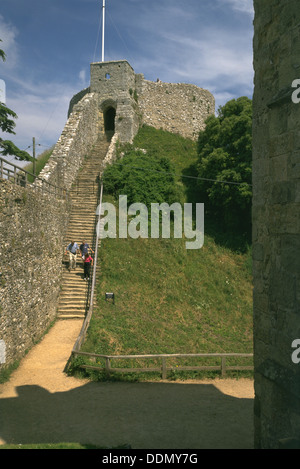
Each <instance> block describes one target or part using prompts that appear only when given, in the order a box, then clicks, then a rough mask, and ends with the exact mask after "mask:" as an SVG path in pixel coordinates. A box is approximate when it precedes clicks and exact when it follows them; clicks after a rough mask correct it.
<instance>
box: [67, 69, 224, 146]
mask: <svg viewBox="0 0 300 469" xmlns="http://www.w3.org/2000/svg"><path fill="white" fill-rule="evenodd" d="M90 70H91V82H90V87H89V88H87V89H86V90H83V91H80V92H79V93H78V94H77V95H75V96H74V97H73V98H72V100H71V102H70V108H69V115H70V114H71V112H72V111H73V108H74V106H75V105H76V104H77V103H79V102H80V101H81V100H82V99H83V98H84V96H85V95H86V94H87V93H90V94H91V95H92V96H94V97H97V100H98V112H99V114H98V125H99V132H101V131H105V132H116V133H117V134H118V138H119V140H120V142H122V143H124V142H132V140H133V138H134V136H135V135H136V133H137V131H138V129H139V127H140V126H141V125H142V124H148V125H151V126H153V127H155V128H158V129H160V128H161V129H164V130H167V131H169V132H173V133H178V134H180V135H182V136H184V137H186V138H191V139H194V140H196V139H197V138H198V134H199V131H200V130H203V129H204V128H205V120H206V119H207V117H208V116H209V115H211V114H214V111H215V100H214V97H213V95H212V94H211V93H210V92H209V91H207V90H204V89H202V88H199V87H198V86H196V85H192V84H185V83H163V82H161V81H160V80H157V82H152V81H148V80H145V79H144V75H143V74H136V73H135V72H134V70H133V68H132V67H131V65H130V64H129V63H128V62H127V61H126V60H116V61H110V62H96V63H92V64H91V65H90Z"/></svg>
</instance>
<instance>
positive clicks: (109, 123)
mask: <svg viewBox="0 0 300 469" xmlns="http://www.w3.org/2000/svg"><path fill="white" fill-rule="evenodd" d="M103 117H104V131H105V133H106V134H107V133H112V134H114V132H115V118H116V110H115V108H114V107H112V106H109V107H108V108H107V109H105V111H104V112H103Z"/></svg>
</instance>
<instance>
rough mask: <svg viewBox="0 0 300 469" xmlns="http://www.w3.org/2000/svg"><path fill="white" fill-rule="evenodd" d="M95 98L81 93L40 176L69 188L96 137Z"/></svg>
mask: <svg viewBox="0 0 300 469" xmlns="http://www.w3.org/2000/svg"><path fill="white" fill-rule="evenodd" d="M99 121H100V119H99V112H98V96H97V94H95V93H87V94H84V96H83V98H82V99H81V100H80V101H79V102H78V103H77V104H75V105H74V106H73V107H72V112H71V114H70V116H69V118H68V120H67V123H66V125H65V127H64V129H63V131H62V134H61V136H60V137H59V140H58V142H57V143H56V145H55V147H54V150H53V153H52V155H51V157H50V159H49V161H48V163H47V164H46V166H45V167H44V169H43V170H42V172H41V173H40V175H39V177H40V178H43V179H45V180H46V181H48V182H51V183H53V184H55V185H58V186H61V187H64V188H65V189H67V190H68V189H70V188H71V186H72V184H73V182H74V181H75V180H76V177H77V174H78V170H79V168H80V167H81V165H82V163H83V160H84V158H85V156H87V155H88V154H89V152H90V150H91V149H92V147H93V145H94V144H95V143H96V141H97V139H98V137H99Z"/></svg>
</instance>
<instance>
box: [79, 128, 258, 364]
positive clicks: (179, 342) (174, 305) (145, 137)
mask: <svg viewBox="0 0 300 469" xmlns="http://www.w3.org/2000/svg"><path fill="white" fill-rule="evenodd" d="M134 146H135V147H139V148H145V149H148V150H150V149H151V148H153V147H155V148H159V155H160V156H167V157H168V158H170V159H171V160H172V162H173V164H174V165H175V168H176V174H177V175H178V176H177V180H178V181H179V182H180V181H183V182H181V183H182V184H183V186H184V188H185V197H186V201H191V200H192V201H195V200H196V199H195V197H196V190H195V184H194V181H193V180H190V179H187V180H186V181H184V180H182V179H181V175H182V174H187V170H188V169H189V170H190V168H192V167H193V164H194V162H195V161H196V148H195V144H194V143H193V142H191V141H189V140H185V139H183V138H182V137H179V136H177V135H173V134H170V133H168V132H163V131H158V130H155V129H153V128H150V127H143V128H142V129H141V131H140V132H139V134H138V135H137V137H136V139H135V142H134ZM104 191H105V188H104ZM191 195H192V199H191ZM106 200H107V201H110V202H112V199H111V197H107V196H106ZM198 202H201V201H198ZM99 262H100V266H101V272H100V274H99V278H98V279H97V307H96V308H95V310H94V313H93V317H92V320H91V323H90V327H89V330H88V334H87V339H86V341H85V344H84V345H83V347H82V351H86V352H91V353H97V354H111V355H121V354H122V355H123V354H134V355H138V354H157V353H168V354H173V353H224V352H226V353H233V352H243V353H251V352H252V284H251V269H250V254H249V253H246V254H241V253H237V252H233V251H231V250H230V249H228V248H226V247H224V246H221V245H218V244H217V243H216V242H215V241H214V239H213V238H212V237H210V236H208V235H206V234H205V239H204V246H203V247H202V248H201V249H199V250H187V249H186V248H185V239H151V238H148V239H142V238H139V239H130V238H127V239H104V240H102V241H101V248H100V249H99ZM105 292H114V294H115V304H112V303H111V302H108V301H106V300H105ZM217 363H219V360H218V361H217ZM181 364H186V365H193V364H196V362H195V361H194V360H192V359H189V360H187V361H185V363H181ZM198 364H199V362H198ZM208 364H210V365H211V364H214V363H213V362H212V361H210V362H209V363H208ZM115 365H116V364H115ZM140 365H141V363H135V362H131V363H130V362H125V361H123V362H121V363H119V362H118V366H121V367H128V366H140ZM175 366H176V365H175Z"/></svg>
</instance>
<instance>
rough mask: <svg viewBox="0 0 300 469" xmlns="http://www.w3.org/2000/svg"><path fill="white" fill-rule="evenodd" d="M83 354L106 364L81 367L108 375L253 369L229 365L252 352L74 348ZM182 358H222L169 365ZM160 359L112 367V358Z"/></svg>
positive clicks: (75, 353) (246, 366)
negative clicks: (145, 364) (154, 363)
mask: <svg viewBox="0 0 300 469" xmlns="http://www.w3.org/2000/svg"><path fill="white" fill-rule="evenodd" d="M75 356H82V357H86V358H89V359H90V360H92V361H95V362H96V360H103V361H104V362H105V363H104V366H101V365H100V364H99V365H96V364H95V365H80V368H84V369H88V370H97V371H105V372H106V373H107V374H108V375H110V374H111V373H147V372H159V373H161V377H162V379H167V373H168V371H220V372H221V376H222V377H225V376H226V372H227V371H233V370H234V371H242V370H253V365H228V364H227V363H226V360H227V359H232V358H248V359H249V358H252V359H253V354H252V353H185V354H183V353H176V354H154V355H99V354H95V353H88V352H78V351H74V350H73V357H75ZM176 358H177V359H182V358H185V359H186V358H199V359H200V358H209V359H212V358H217V359H220V364H219V365H202V366H180V365H178V366H177V365H176V366H167V361H168V360H170V359H176ZM138 359H142V360H144V359H145V360H149V359H150V360H153V359H155V360H158V361H161V365H160V366H149V367H143V368H118V367H112V360H138Z"/></svg>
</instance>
